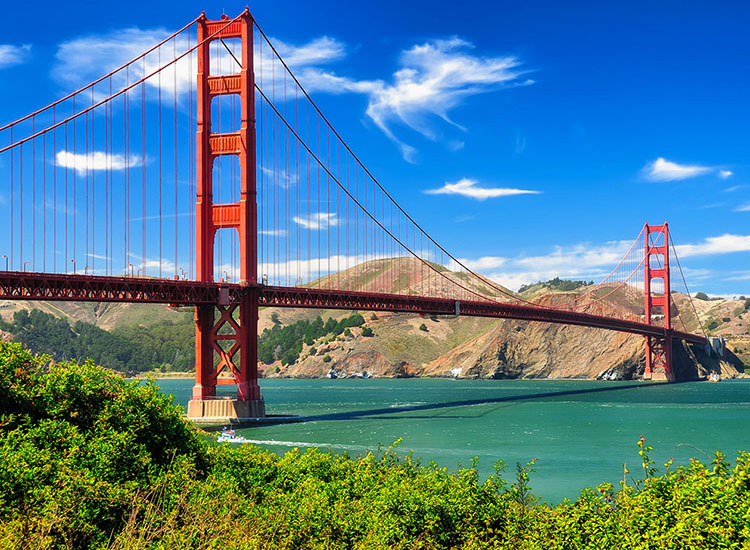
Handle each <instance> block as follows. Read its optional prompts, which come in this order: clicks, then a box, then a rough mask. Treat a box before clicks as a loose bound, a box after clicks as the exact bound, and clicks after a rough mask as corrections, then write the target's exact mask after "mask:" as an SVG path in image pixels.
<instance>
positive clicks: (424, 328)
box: [419, 323, 427, 332]
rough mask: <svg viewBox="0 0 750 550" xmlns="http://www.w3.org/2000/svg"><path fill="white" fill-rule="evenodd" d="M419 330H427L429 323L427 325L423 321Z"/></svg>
mask: <svg viewBox="0 0 750 550" xmlns="http://www.w3.org/2000/svg"><path fill="white" fill-rule="evenodd" d="M419 330H421V331H424V332H427V325H425V324H424V323H422V324H421V325H419Z"/></svg>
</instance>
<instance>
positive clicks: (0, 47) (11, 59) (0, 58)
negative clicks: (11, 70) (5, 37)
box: [0, 44, 31, 69]
mask: <svg viewBox="0 0 750 550" xmlns="http://www.w3.org/2000/svg"><path fill="white" fill-rule="evenodd" d="M29 57H31V44H24V45H23V46H13V45H12V44H0V69H5V68H7V67H12V66H13V65H20V64H21V63H25V62H26V61H27V60H28V59H29Z"/></svg>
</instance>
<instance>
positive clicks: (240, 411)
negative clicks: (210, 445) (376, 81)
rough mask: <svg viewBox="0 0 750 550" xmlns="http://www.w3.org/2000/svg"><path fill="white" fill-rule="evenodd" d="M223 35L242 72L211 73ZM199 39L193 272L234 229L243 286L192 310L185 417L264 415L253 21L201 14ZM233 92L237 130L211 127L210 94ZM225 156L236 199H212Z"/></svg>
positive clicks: (206, 265) (204, 278)
mask: <svg viewBox="0 0 750 550" xmlns="http://www.w3.org/2000/svg"><path fill="white" fill-rule="evenodd" d="M224 39H235V40H236V39H239V40H240V49H241V68H240V71H239V72H238V73H237V72H235V73H230V74H224V71H221V72H218V71H217V73H218V74H217V73H215V74H212V71H211V68H212V67H211V56H210V45H211V44H212V43H213V42H215V41H222V40H224ZM198 44H199V46H198V48H197V56H198V76H197V119H196V120H197V145H196V160H197V181H196V188H197V197H196V248H197V251H196V272H197V273H196V275H197V277H196V278H197V280H198V281H201V282H212V281H214V273H215V272H216V269H217V267H216V265H215V261H216V257H215V251H214V244H215V241H216V235H217V232H218V231H219V230H221V229H233V230H236V231H237V236H238V239H239V255H238V256H239V279H240V281H239V283H240V285H245V286H246V287H247V288H246V291H245V292H243V293H242V298H241V300H240V302H239V303H230V301H229V292H221V290H220V292H219V303H218V304H205V305H200V306H197V307H196V309H195V336H196V337H195V347H196V350H195V351H196V353H195V386H194V387H193V395H192V399H191V400H190V403H189V404H188V416H189V417H191V418H196V419H198V418H203V419H205V418H217V419H226V418H252V417H262V416H265V407H264V403H263V399H262V398H261V395H260V387H259V386H258V369H257V356H258V292H257V290H255V289H256V288H257V287H256V284H257V282H258V281H257V279H258V274H257V270H258V253H257V225H258V221H257V199H256V148H255V140H256V136H255V90H254V85H255V80H254V74H253V20H252V17H251V15H250V13H249V11H248V10H247V9H246V10H245V12H244V13H243V14H242V15H241V16H240V17H239V18H238V19H237V20H236V21H232V22H230V20H229V19H228V18H224V19H222V20H219V21H209V20H208V19H206V17H205V15H202V16H201V17H200V18H199V19H198ZM238 61H240V60H238ZM232 94H233V95H235V96H238V97H239V101H240V120H239V129H237V130H235V129H234V128H232V129H233V131H231V132H224V133H218V132H214V131H213V128H212V100H213V99H214V98H218V97H220V96H225V95H232ZM224 155H231V156H233V157H235V158H236V159H237V162H238V163H239V186H240V190H239V191H240V192H239V198H238V200H236V201H234V202H221V203H217V202H215V200H214V199H215V197H214V181H213V178H214V172H215V171H214V164H215V163H216V162H217V159H219V158H220V157H222V156H224ZM232 161H234V159H232ZM216 198H217V199H218V197H216ZM233 198H234V197H233ZM220 384H230V385H232V384H233V385H235V386H236V387H237V398H236V399H226V398H224V399H220V398H217V395H216V386H217V385H220Z"/></svg>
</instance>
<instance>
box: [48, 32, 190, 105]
mask: <svg viewBox="0 0 750 550" xmlns="http://www.w3.org/2000/svg"><path fill="white" fill-rule="evenodd" d="M170 34H171V33H170V32H169V31H168V30H166V29H164V28H158V29H139V28H137V27H131V28H128V29H120V30H115V31H111V32H109V33H106V34H99V35H89V36H83V37H79V38H74V39H72V40H68V41H66V42H63V43H61V44H60V45H59V46H58V48H57V53H56V54H55V58H56V62H55V65H54V67H53V68H52V77H53V78H54V79H55V80H56V81H57V82H59V83H61V84H64V85H66V86H70V87H79V86H81V85H84V84H86V83H88V82H92V81H94V80H96V79H97V78H99V77H100V76H101V75H103V74H106V73H108V72H109V71H111V70H114V69H116V68H118V67H120V66H121V65H123V64H124V63H126V62H128V61H130V60H131V59H134V58H135V57H137V56H139V55H140V54H142V53H143V52H145V51H147V50H149V49H150V48H152V47H154V46H155V45H156V44H158V43H159V42H161V41H162V40H164V38H166V37H167V36H169V35H170ZM192 45H194V44H192ZM188 49H189V48H188V41H187V35H185V34H184V33H183V34H181V35H180V36H178V37H176V38H175V43H174V44H173V43H172V42H171V41H170V42H167V43H166V44H164V45H163V46H161V47H160V48H157V49H156V50H154V51H153V52H152V53H150V54H148V55H147V56H146V57H145V58H144V59H143V61H138V62H136V63H133V65H131V66H130V69H129V71H128V72H129V74H127V73H126V72H125V71H121V72H120V73H117V74H116V75H115V76H114V77H113V84H114V85H113V91H117V90H120V89H121V88H123V87H124V86H125V85H126V84H127V83H128V82H130V83H131V84H132V83H133V82H135V81H137V80H139V79H140V78H142V77H144V76H145V75H148V74H150V73H152V72H153V71H155V70H157V69H158V68H159V67H160V66H164V65H166V64H167V63H168V62H169V61H171V60H172V59H174V54H175V53H176V54H177V55H180V54H181V53H183V52H185V51H186V50H188ZM196 63H197V62H196V57H195V55H193V56H185V57H183V58H182V59H181V60H180V61H178V62H176V63H175V64H173V65H170V66H169V67H167V68H165V69H163V70H162V71H161V73H160V76H159V75H154V76H153V77H151V78H149V79H148V80H147V81H146V82H147V84H148V85H149V86H151V88H158V87H161V89H162V90H164V91H166V92H169V93H170V94H171V93H173V92H174V90H177V92H178V93H181V92H185V91H187V89H188V86H189V85H190V83H191V82H192V81H193V79H194V78H195V71H196V67H197V65H196ZM107 90H108V88H107ZM102 93H103V92H102ZM97 95H99V96H101V94H97ZM97 99H101V97H98V98H97Z"/></svg>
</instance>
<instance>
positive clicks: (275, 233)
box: [258, 229, 287, 237]
mask: <svg viewBox="0 0 750 550" xmlns="http://www.w3.org/2000/svg"><path fill="white" fill-rule="evenodd" d="M258 234H259V235H268V236H269V237H286V236H287V233H286V229H268V230H266V229H259V230H258Z"/></svg>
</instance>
